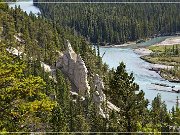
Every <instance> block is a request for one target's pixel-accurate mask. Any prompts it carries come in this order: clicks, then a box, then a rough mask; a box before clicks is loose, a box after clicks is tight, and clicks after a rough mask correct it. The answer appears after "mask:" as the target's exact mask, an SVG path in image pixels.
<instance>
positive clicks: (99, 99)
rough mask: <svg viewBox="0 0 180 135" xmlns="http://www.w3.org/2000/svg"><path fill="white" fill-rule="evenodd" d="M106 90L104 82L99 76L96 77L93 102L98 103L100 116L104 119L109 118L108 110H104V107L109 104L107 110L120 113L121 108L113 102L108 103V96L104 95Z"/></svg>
mask: <svg viewBox="0 0 180 135" xmlns="http://www.w3.org/2000/svg"><path fill="white" fill-rule="evenodd" d="M103 90H104V82H103V80H102V79H101V78H100V77H99V75H98V74H96V75H95V76H94V93H93V101H94V102H95V103H96V106H97V108H98V109H99V114H100V115H101V116H103V117H104V118H108V117H109V115H108V110H106V111H105V110H104V107H103V105H106V104H107V109H109V110H115V111H119V108H118V107H116V106H115V105H113V104H112V103H111V102H109V101H107V99H106V95H105V94H104V93H103Z"/></svg>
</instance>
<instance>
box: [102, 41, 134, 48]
mask: <svg viewBox="0 0 180 135" xmlns="http://www.w3.org/2000/svg"><path fill="white" fill-rule="evenodd" d="M135 44H136V42H127V43H124V44H120V45H106V46H101V47H104V48H118V47H126V46H129V45H135Z"/></svg>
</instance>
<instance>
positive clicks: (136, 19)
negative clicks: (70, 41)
mask: <svg viewBox="0 0 180 135" xmlns="http://www.w3.org/2000/svg"><path fill="white" fill-rule="evenodd" d="M43 1H44V0H37V2H39V3H35V4H36V6H38V7H39V8H40V10H41V13H42V14H43V16H45V17H46V18H48V19H50V20H53V21H54V22H55V23H57V24H59V25H62V26H63V27H70V28H71V29H73V30H74V31H75V33H77V34H78V35H82V36H84V37H85V38H86V40H88V41H91V42H93V43H104V45H106V44H108V43H110V44H122V43H125V42H127V41H137V40H139V39H147V38H149V37H156V36H163V35H175V34H176V33H178V32H179V31H180V24H179V21H180V15H179V12H180V11H179V10H180V4H177V3H176V4H161V3H157V4H153V3H148V4H143V3H134V4H128V3H120V4H117V3H114V4H113V3H111V4H109V3H103V4H101V3H99V4H98V3H89V4H83V3H80V4H74V3H73V4H65V3H63V4H62V3H61V4H57V3H54V4H53V3H40V2H43ZM62 1H63V0H62ZM69 1H71V0H69ZM76 1H77V2H93V0H76ZM104 1H105V2H106V1H108V2H114V1H117V2H118V0H104ZM119 1H121V0H119ZM124 1H127V0H124ZM130 1H132V0H130ZM150 1H151V0H150ZM162 1H165V2H167V1H169V0H162ZM171 1H172V2H177V0H171ZM46 2H59V0H53V1H52V0H46ZM66 2H67V1H66ZM96 2H97V1H96ZM100 2H102V1H100Z"/></svg>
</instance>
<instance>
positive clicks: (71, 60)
mask: <svg viewBox="0 0 180 135" xmlns="http://www.w3.org/2000/svg"><path fill="white" fill-rule="evenodd" d="M66 47H67V50H66V51H65V52H64V53H63V54H62V53H60V55H59V59H58V61H57V63H56V67H57V68H61V69H62V71H63V73H64V74H66V75H67V76H68V77H69V79H70V81H71V82H73V83H74V85H75V86H76V88H77V92H78V94H79V95H81V96H83V97H85V96H87V95H89V90H90V86H89V84H88V81H87V68H86V66H85V63H84V61H83V60H82V58H81V56H80V55H77V54H76V53H75V52H74V50H73V49H72V47H71V44H70V43H69V41H68V40H67V43H66ZM75 91H76V90H75Z"/></svg>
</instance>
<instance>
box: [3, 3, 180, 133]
mask: <svg viewBox="0 0 180 135" xmlns="http://www.w3.org/2000/svg"><path fill="white" fill-rule="evenodd" d="M1 1H2V0H0V2H1ZM97 50H98V47H97ZM98 54H99V50H98ZM76 81H77V82H76ZM84 83H86V84H87V85H85V86H84ZM84 87H85V88H87V89H84ZM0 101H1V102H0V132H2V133H9V132H24V133H25V132H37V133H40V132H43V133H44V132H61V133H62V132H67V134H71V133H74V132H86V133H87V132H88V133H89V132H97V133H100V132H165V131H166V132H179V125H180V121H179V114H180V113H179V112H180V110H179V106H178V102H177V104H176V108H172V111H171V112H168V111H167V109H166V104H165V103H164V102H163V101H162V100H161V96H160V95H157V97H155V98H154V100H153V101H152V106H151V107H150V108H148V104H149V101H148V100H146V99H145V98H144V92H143V91H142V90H140V89H139V85H138V84H137V83H135V82H134V77H133V74H132V73H131V74H128V73H127V71H126V66H125V64H124V63H120V64H119V66H118V67H117V68H116V69H112V70H110V69H108V66H107V65H106V64H102V60H101V57H100V56H99V55H98V56H96V53H95V50H94V49H93V47H92V45H91V43H90V42H88V41H87V40H86V39H85V38H84V37H82V36H80V35H79V34H77V33H76V32H75V31H74V30H73V29H71V28H68V27H65V26H64V25H60V24H58V23H57V22H55V21H54V20H50V19H47V18H45V16H38V17H36V16H35V15H34V14H30V15H27V13H25V12H23V11H22V10H21V9H20V8H19V7H16V8H15V9H10V8H9V7H8V5H7V4H5V3H0ZM177 101H178V99H177Z"/></svg>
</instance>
